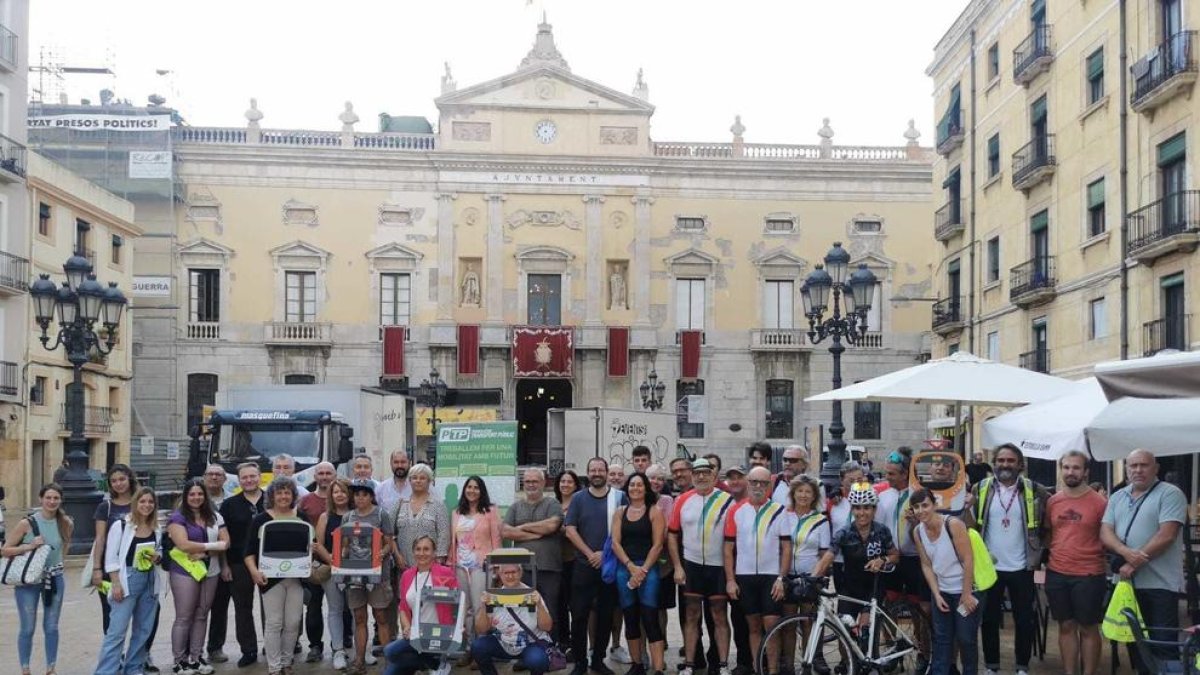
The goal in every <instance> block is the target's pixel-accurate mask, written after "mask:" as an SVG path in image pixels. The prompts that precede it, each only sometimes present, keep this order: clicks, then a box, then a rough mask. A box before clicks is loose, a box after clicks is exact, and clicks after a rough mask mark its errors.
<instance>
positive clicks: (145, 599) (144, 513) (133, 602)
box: [96, 487, 166, 675]
mask: <svg viewBox="0 0 1200 675" xmlns="http://www.w3.org/2000/svg"><path fill="white" fill-rule="evenodd" d="M159 536H160V533H159V530H158V500H157V498H155V496H154V490H151V489H150V488H148V487H144V488H139V489H138V490H137V491H136V492H134V493H133V510H132V511H130V512H129V513H128V514H126V515H125V516H124V517H123V518H121V519H120V520H118V521H117V522H115V523H113V526H112V527H111V528H110V529H109V531H108V541H107V542H106V543H105V545H104V565H103V567H102V569H103V571H104V572H105V573H107V574H108V575H109V576H110V578H111V579H112V587H111V588H109V592H108V602H109V606H110V607H111V608H112V609H111V615H110V620H109V624H108V630H107V631H106V632H105V634H104V644H103V645H102V646H101V648H100V662H99V663H98V664H97V666H96V673H97V675H116V674H117V673H118V672H120V671H121V663H122V651H123V652H124V663H125V667H124V672H125V673H127V674H129V675H132V674H133V673H140V672H141V671H142V666H143V664H144V663H145V662H146V647H147V643H148V642H149V640H150V635H151V633H152V631H153V628H154V616H155V614H156V613H157V611H158V598H159V595H160V594H161V591H162V590H165V588H166V584H165V583H160V582H159V579H158V573H157V571H156V570H157V568H158V562H159V558H160V557H161V549H160V547H159ZM131 626H132V629H131V628H130V627H131ZM130 632H131V634H130V635H129V646H128V648H125V649H122V648H124V647H125V637H126V634H127V633H130Z"/></svg>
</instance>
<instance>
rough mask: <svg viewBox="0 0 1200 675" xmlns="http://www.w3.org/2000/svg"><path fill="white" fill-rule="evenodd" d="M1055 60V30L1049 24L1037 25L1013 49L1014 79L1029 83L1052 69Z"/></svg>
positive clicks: (1022, 83) (1021, 82) (1021, 83)
mask: <svg viewBox="0 0 1200 675" xmlns="http://www.w3.org/2000/svg"><path fill="white" fill-rule="evenodd" d="M1053 61H1054V41H1053V32H1052V31H1051V26H1050V25H1049V24H1042V25H1040V26H1035V27H1034V29H1033V32H1031V33H1030V34H1029V35H1028V36H1026V37H1025V39H1024V40H1022V41H1021V44H1019V45H1017V48H1016V49H1014V50H1013V81H1014V82H1016V83H1017V84H1020V85H1027V84H1029V83H1030V82H1032V81H1033V80H1034V79H1036V78H1037V76H1038V75H1041V74H1042V73H1044V72H1046V71H1047V70H1050V64H1051V63H1052V62H1053Z"/></svg>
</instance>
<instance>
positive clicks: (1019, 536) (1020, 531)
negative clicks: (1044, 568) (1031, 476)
mask: <svg viewBox="0 0 1200 675" xmlns="http://www.w3.org/2000/svg"><path fill="white" fill-rule="evenodd" d="M1020 488H1021V481H1019V480H1018V481H1017V482H1016V483H1013V485H1012V487H1004V485H1003V484H1002V483H1001V482H1000V481H998V480H997V481H993V482H992V487H991V489H992V490H993V491H994V494H995V496H993V497H992V505H991V507H990V508H988V511H987V515H986V517H987V528H986V529H985V531H986V536H985V537H984V539H985V541H984V543H986V544H987V547H988V550H989V551H991V552H992V556H993V557H995V559H996V570H997V571H1000V572H1017V571H1020V570H1023V569H1025V517H1024V516H1023V515H1022V514H1023V513H1024V511H1023V509H1024V508H1025V505H1024V504H1023V503H1022V502H1021V500H1022V499H1023V496H1022V494H1021V490H1020Z"/></svg>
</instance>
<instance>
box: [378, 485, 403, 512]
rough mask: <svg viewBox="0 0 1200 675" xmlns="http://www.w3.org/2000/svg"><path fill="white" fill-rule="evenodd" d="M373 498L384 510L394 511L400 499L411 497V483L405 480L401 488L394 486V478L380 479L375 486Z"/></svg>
mask: <svg viewBox="0 0 1200 675" xmlns="http://www.w3.org/2000/svg"><path fill="white" fill-rule="evenodd" d="M375 499H376V501H378V502H379V505H380V506H382V507H383V510H384V511H387V512H388V513H395V512H396V507H397V506H399V505H400V502H401V501H402V500H406V499H412V483H410V482H409V481H407V480H405V481H404V487H403V488H397V487H396V480H395V479H394V478H393V479H392V480H381V481H378V482H377V483H376V486H375Z"/></svg>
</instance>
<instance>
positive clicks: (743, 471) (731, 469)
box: [725, 464, 747, 476]
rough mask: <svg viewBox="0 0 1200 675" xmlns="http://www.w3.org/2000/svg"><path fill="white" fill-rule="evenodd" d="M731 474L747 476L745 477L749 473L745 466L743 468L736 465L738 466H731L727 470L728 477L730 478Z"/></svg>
mask: <svg viewBox="0 0 1200 675" xmlns="http://www.w3.org/2000/svg"><path fill="white" fill-rule="evenodd" d="M731 473H736V474H739V475H742V476H745V475H746V473H747V471H746V467H744V466H742V465H740V464H739V465H736V466H731V467H729V468H728V469H725V475H726V476H728V475H729V474H731Z"/></svg>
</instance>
